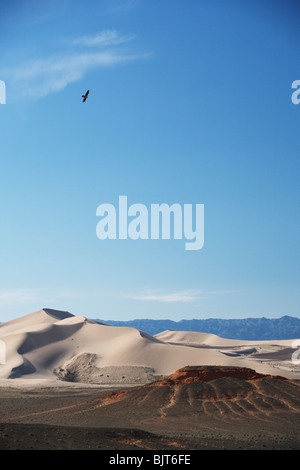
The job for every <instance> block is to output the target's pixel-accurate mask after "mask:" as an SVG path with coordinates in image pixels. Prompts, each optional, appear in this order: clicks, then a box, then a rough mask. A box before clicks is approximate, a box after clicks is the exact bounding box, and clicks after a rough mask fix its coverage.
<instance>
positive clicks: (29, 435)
mask: <svg viewBox="0 0 300 470" xmlns="http://www.w3.org/2000/svg"><path fill="white" fill-rule="evenodd" d="M121 389H122V390H128V389H130V387H128V386H127V387H124V386H123V387H121V386H120V387H116V386H115V387H113V386H112V387H109V388H107V387H106V388H101V387H99V386H95V387H93V386H89V387H86V386H84V385H83V386H81V385H80V384H77V385H76V387H72V386H69V385H67V386H63V384H62V385H59V387H42V386H39V387H36V388H34V387H26V388H23V389H22V388H19V387H15V388H13V387H7V386H4V387H1V388H0V417H1V418H0V449H1V450H17V449H20V450H22V449H25V450H31V449H34V450H58V449H61V450H115V449H118V450H173V451H177V450H222V449H228V450H269V449H271V450H299V449H300V423H299V413H295V414H293V413H285V412H279V413H275V414H272V415H270V416H266V415H262V416H261V417H258V416H249V415H248V416H245V417H234V418H233V417H231V416H226V417H225V418H222V419H221V418H220V417H215V418H214V417H212V416H209V417H207V418H205V417H203V416H202V417H201V418H199V416H195V418H194V419H191V417H189V418H188V419H185V418H184V416H182V417H181V418H179V419H178V418H172V417H170V418H169V419H167V420H164V421H163V420H162V421H159V420H158V419H153V421H152V422H151V419H150V420H149V419H147V420H145V421H143V417H141V416H140V415H139V413H137V414H136V416H132V419H131V421H130V425H128V424H129V423H128V419H127V418H126V414H125V415H124V416H123V415H122V411H121V412H120V409H119V411H118V412H117V413H111V414H109V415H107V414H105V413H103V415H101V414H98V415H97V419H96V421H95V416H94V415H93V414H91V413H86V412H85V410H88V409H89V408H92V407H93V404H94V403H95V400H97V399H98V398H99V397H101V396H103V395H104V394H107V393H108V392H111V391H113V390H121ZM71 418H72V419H71Z"/></svg>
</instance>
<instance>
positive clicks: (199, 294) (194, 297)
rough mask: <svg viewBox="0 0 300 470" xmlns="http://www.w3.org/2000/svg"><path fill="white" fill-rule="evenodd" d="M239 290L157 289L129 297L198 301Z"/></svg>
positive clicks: (135, 298)
mask: <svg viewBox="0 0 300 470" xmlns="http://www.w3.org/2000/svg"><path fill="white" fill-rule="evenodd" d="M236 292H239V291H237V290H214V291H204V290H184V291H177V292H167V293H162V292H156V291H150V290H149V291H144V292H142V293H139V294H129V295H128V296H127V297H128V298H130V299H132V300H143V301H154V302H197V301H200V300H204V299H207V298H209V297H211V296H215V295H221V294H232V293H236Z"/></svg>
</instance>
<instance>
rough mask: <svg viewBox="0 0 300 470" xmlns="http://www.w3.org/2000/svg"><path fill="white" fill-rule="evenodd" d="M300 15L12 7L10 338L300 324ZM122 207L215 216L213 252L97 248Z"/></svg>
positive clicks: (6, 25) (2, 275) (5, 257)
mask: <svg viewBox="0 0 300 470" xmlns="http://www.w3.org/2000/svg"><path fill="white" fill-rule="evenodd" d="M299 10H300V9H299V6H298V5H297V2H294V1H276V0H274V1H272V2H270V1H265V0H261V1H253V0H252V1H250V0H249V1H237V0H235V1H234V0H226V1H224V0H210V1H204V0H198V1H196V0H189V1H186V0H184V1H183V0H162V1H158V0H152V1H148V0H98V1H95V0H88V1H85V2H83V1H79V0H72V1H70V0H60V1H57V0H53V1H51V2H49V1H46V0H14V1H11V2H1V6H0V79H1V80H3V81H5V84H6V104H5V105H0V135H1V152H0V214H1V231H0V266H1V268H0V321H6V320H9V319H10V318H14V317H17V316H20V315H24V314H26V313H30V312H32V311H34V310H37V309H39V308H42V307H49V308H57V309H62V310H68V311H70V312H72V313H74V314H78V315H85V316H88V317H91V318H101V319H107V320H108V319H114V320H129V319H133V318H154V319H159V318H170V319H173V320H180V319H182V318H186V319H188V318H213V317H215V318H243V317H249V316H250V317H257V316H265V317H279V316H282V315H293V316H298V317H299V316H300V310H299V300H300V289H299V266H300V262H299V261H300V260H299V241H300V240H299V238H300V237H299V232H300V224H299V202H300V200H299V199H300V198H299V195H300V190H299V176H300V175H299V169H300V165H299V156H300V139H299V128H300V105H299V106H297V105H294V104H293V103H292V101H291V95H292V89H291V85H292V82H293V81H294V80H300V70H299V35H300V33H299V22H298V19H299V13H300V11H299ZM87 89H89V90H90V95H89V97H88V99H87V101H86V102H85V103H82V98H81V95H82V94H84V93H85V91H86V90H87ZM120 195H127V197H128V203H129V204H134V203H142V204H145V205H146V206H147V207H150V205H151V204H154V203H159V204H162V203H167V204H169V205H171V204H173V203H178V204H181V205H183V204H188V203H189V204H193V205H195V204H204V207H205V216H204V220H205V222H204V224H205V229H204V232H205V234H204V237H205V242H204V246H203V248H202V249H201V250H199V251H186V250H185V249H184V240H130V239H128V240H104V241H103V240H99V239H98V238H97V236H96V225H97V222H98V218H97V217H96V209H97V207H98V205H100V204H102V203H111V204H114V205H115V206H116V207H117V205H118V197H119V196H120Z"/></svg>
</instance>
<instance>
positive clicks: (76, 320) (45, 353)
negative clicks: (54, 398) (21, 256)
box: [0, 308, 300, 383]
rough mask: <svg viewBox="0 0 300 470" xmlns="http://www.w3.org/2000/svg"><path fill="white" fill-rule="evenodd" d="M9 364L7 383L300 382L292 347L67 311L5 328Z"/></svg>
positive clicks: (0, 371) (1, 370)
mask: <svg viewBox="0 0 300 470" xmlns="http://www.w3.org/2000/svg"><path fill="white" fill-rule="evenodd" d="M0 340H2V341H3V342H4V343H5V347H6V361H5V364H1V365H0V379H19V380H21V379H22V380H24V381H28V380H29V379H34V380H37V379H41V380H42V379H43V380H44V379H47V380H49V381H51V380H52V381H57V380H67V381H74V382H83V383H86V382H90V383H148V382H152V381H153V380H156V378H157V377H158V376H168V375H170V374H173V373H174V372H175V371H177V370H179V369H181V368H183V367H186V366H189V365H194V364H195V365H197V366H227V367H231V366H238V367H248V368H251V369H254V370H255V371H256V372H257V373H262V374H269V375H280V376H284V377H286V378H299V377H300V374H299V371H300V368H299V367H298V368H297V366H295V365H294V364H292V363H291V360H290V356H291V352H292V351H293V349H291V345H292V342H293V340H287V341H284V340H279V341H260V342H254V341H238V340H228V339H225V338H220V337H218V336H216V335H213V334H208V333H195V332H178V331H166V332H163V333H161V334H158V335H156V336H151V335H149V334H148V333H145V332H143V331H141V330H138V329H136V328H132V327H116V326H109V325H105V324H103V323H100V322H98V321H95V320H90V319H89V318H87V317H85V316H80V315H79V316H78V315H76V316H75V315H73V314H72V313H70V312H67V311H60V310H54V309H49V308H43V309H41V310H38V311H36V312H33V313H30V314H28V315H24V316H23V317H20V318H17V319H14V320H11V321H9V322H6V323H3V324H1V325H0Z"/></svg>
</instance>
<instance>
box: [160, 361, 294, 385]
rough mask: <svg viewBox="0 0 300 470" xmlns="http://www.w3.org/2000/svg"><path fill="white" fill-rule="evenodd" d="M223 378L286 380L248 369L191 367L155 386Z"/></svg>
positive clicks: (178, 371) (177, 372)
mask: <svg viewBox="0 0 300 470" xmlns="http://www.w3.org/2000/svg"><path fill="white" fill-rule="evenodd" d="M223 377H234V378H236V379H241V380H257V379H262V378H263V377H272V378H277V379H282V380H286V379H285V378H284V377H280V376H271V375H265V374H259V373H258V372H256V371H255V370H253V369H249V368H247V367H218V366H195V367H193V366H189V367H183V368H182V369H179V370H177V371H176V372H175V373H174V374H172V375H170V376H169V377H167V378H165V379H162V380H159V381H157V382H155V383H154V384H153V385H156V386H164V385H184V384H187V383H191V382H211V381H212V380H216V379H221V378H223Z"/></svg>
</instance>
